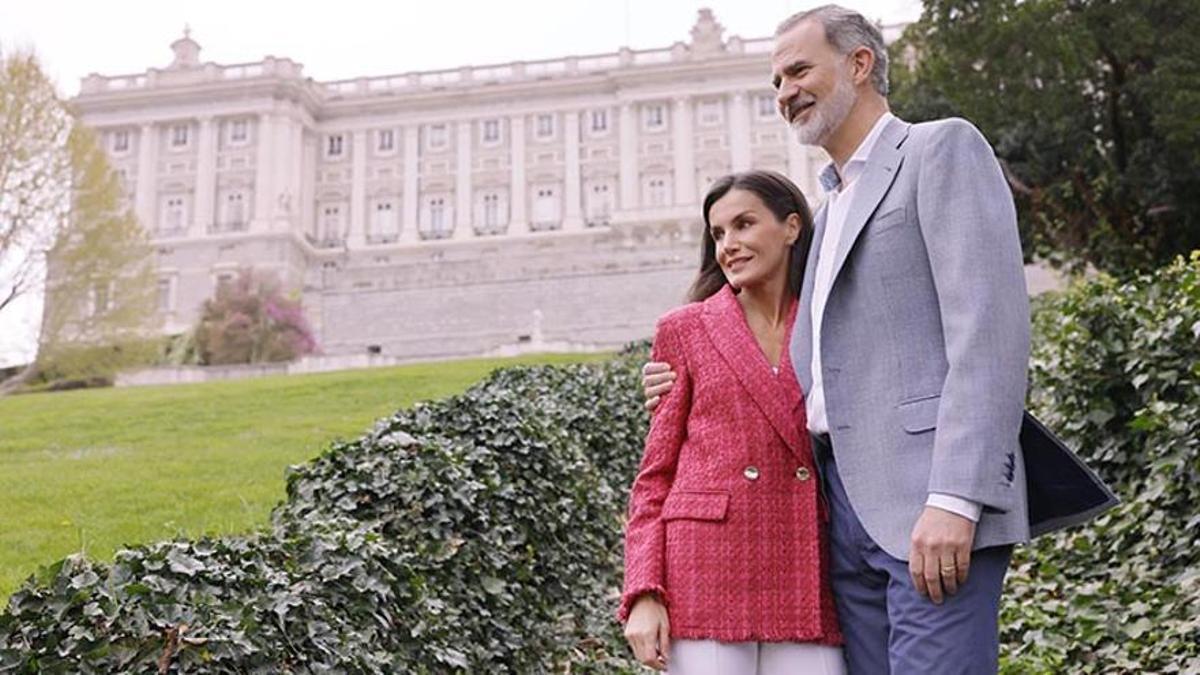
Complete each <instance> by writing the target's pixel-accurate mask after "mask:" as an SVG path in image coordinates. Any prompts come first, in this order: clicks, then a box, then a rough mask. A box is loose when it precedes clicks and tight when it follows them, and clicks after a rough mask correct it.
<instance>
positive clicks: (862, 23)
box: [775, 5, 888, 96]
mask: <svg viewBox="0 0 1200 675" xmlns="http://www.w3.org/2000/svg"><path fill="white" fill-rule="evenodd" d="M810 19H811V20H815V21H819V22H821V25H822V26H824V27H825V39H826V40H828V41H829V44H831V45H833V48H834V49H836V50H838V52H840V53H842V54H849V53H850V52H852V51H854V50H855V49H858V48H859V47H866V48H867V49H870V50H871V53H872V54H874V55H875V65H874V66H872V68H871V85H872V86H873V87H875V91H877V92H879V93H880V94H881V95H883V96H887V93H888V53H887V46H886V45H884V44H883V34H882V33H880V32H879V28H878V27H877V26H876V25H875V24H873V23H871V22H870V21H867V20H866V18H864V17H863V15H862V14H859V13H858V12H855V11H854V10H850V9H846V8H845V7H839V6H837V5H822V6H820V7H817V8H816V9H809V10H806V11H803V12H797V13H795V14H793V15H791V16H789V17H788V18H786V19H784V20H783V23H781V24H779V28H776V29H775V37H777V38H778V37H779V36H780V35H783V34H784V33H786V32H788V31H789V30H791V29H792V28H794V27H795V26H796V24H798V23H800V22H802V21H808V20H810Z"/></svg>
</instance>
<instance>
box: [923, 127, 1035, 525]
mask: <svg viewBox="0 0 1200 675" xmlns="http://www.w3.org/2000/svg"><path fill="white" fill-rule="evenodd" d="M917 211H918V218H919V221H920V226H921V232H922V235H923V238H924V240H925V247H926V249H927V250H928V252H929V263H930V268H931V271H932V274H933V282H934V286H935V288H936V292H937V297H938V304H939V307H940V311H941V319H942V328H943V331H944V335H945V346H946V359H947V363H948V366H949V368H948V370H947V373H946V380H945V383H944V384H943V387H942V396H941V402H940V404H939V409H938V417H937V431H936V436H935V438H934V447H933V463H932V467H931V469H930V474H929V486H928V489H929V491H930V492H938V493H942V494H948V495H954V496H958V497H962V498H964V499H968V500H971V501H975V502H978V503H980V504H982V505H984V506H986V507H990V508H993V509H996V510H1000V511H1005V510H1008V509H1009V508H1012V507H1013V506H1015V504H1016V500H1017V497H1018V492H1019V491H1018V490H1016V489H1014V488H1013V485H1012V481H1013V471H1012V465H1013V462H1014V458H1013V453H1014V452H1015V451H1016V450H1017V448H1018V447H1019V446H1018V435H1019V433H1020V429H1021V416H1022V411H1023V410H1024V401H1025V387H1026V377H1027V370H1028V365H1029V342H1030V337H1029V332H1030V328H1029V296H1028V293H1027V291H1026V289H1025V273H1024V264H1023V260H1022V257H1021V243H1020V238H1019V235H1018V233H1017V219H1016V210H1015V208H1014V206H1013V200H1012V193H1011V192H1010V191H1009V188H1008V184H1007V182H1006V181H1005V180H1004V176H1003V174H1002V173H1001V171H1000V166H999V164H998V163H997V161H996V158H995V155H994V154H993V153H992V148H991V146H989V145H988V143H987V140H986V139H984V137H983V135H982V134H980V133H979V131H978V130H977V129H976V128H975V127H974V126H972V125H971V124H970V123H969V122H966V121H965V120H961V119H952V120H946V121H945V122H943V123H942V124H940V125H938V128H936V129H934V130H932V133H931V134H930V138H929V139H928V141H927V143H926V145H925V147H924V154H923V156H922V162H921V173H920V177H919V182H918V188H917Z"/></svg>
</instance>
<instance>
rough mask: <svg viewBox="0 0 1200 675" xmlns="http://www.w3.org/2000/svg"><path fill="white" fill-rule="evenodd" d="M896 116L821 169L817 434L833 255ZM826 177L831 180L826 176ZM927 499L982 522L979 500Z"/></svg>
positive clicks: (813, 421)
mask: <svg viewBox="0 0 1200 675" xmlns="http://www.w3.org/2000/svg"><path fill="white" fill-rule="evenodd" d="M893 119H895V116H893V115H892V114H891V113H890V112H885V113H883V115H880V117H879V119H878V120H876V122H875V126H873V127H871V131H870V132H869V133H867V136H866V138H864V139H863V140H862V143H859V145H858V148H857V149H855V151H854V154H853V155H851V156H850V159H849V160H847V161H846V164H845V166H842V167H841V168H840V169H839V168H838V167H837V166H835V165H832V164H831V165H829V166H828V167H827V168H826V169H825V171H824V172H823V173H822V184H823V185H824V187H825V189H826V192H825V194H826V204H825V235H824V237H823V238H822V239H821V249H820V252H819V255H818V258H817V269H816V272H815V273H814V274H813V293H812V324H813V325H812V335H813V347H812V386H811V387H810V388H809V391H808V397H807V408H806V410H807V414H808V430H809V431H810V432H812V433H814V434H828V433H829V418H828V415H827V413H826V411H825V386H824V382H823V378H822V372H821V371H822V369H821V322H822V320H823V319H824V315H825V303H826V301H827V300H828V299H829V290H830V288H831V287H832V286H833V259H834V258H835V257H836V255H837V249H838V244H839V243H840V242H841V239H842V233H843V231H844V229H845V224H846V216H847V214H848V212H849V211H850V204H851V202H852V201H853V199H854V186H855V184H856V182H857V180H858V177H859V176H861V175H862V173H863V171H864V170H866V167H867V158H868V157H870V156H871V150H872V149H873V148H874V147H875V143H876V141H878V140H879V136H880V134H882V133H883V128H884V127H885V126H887V123H888V122H889V121H891V120H893ZM827 177H828V178H831V180H825V179H826V178H827ZM925 503H926V505H928V506H934V507H937V508H939V509H942V510H944V511H950V512H951V513H956V514H958V515H960V516H963V517H964V518H969V519H970V520H972V521H975V522H979V514H980V511H981V510H982V507H981V505H980V504H979V503H977V502H973V501H970V500H968V499H963V498H961V497H956V496H954V495H947V494H941V493H937V492H932V493H930V494H929V498H928V500H927V501H926V502H925Z"/></svg>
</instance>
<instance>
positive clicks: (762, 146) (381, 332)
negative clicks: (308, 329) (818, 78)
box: [75, 10, 825, 358]
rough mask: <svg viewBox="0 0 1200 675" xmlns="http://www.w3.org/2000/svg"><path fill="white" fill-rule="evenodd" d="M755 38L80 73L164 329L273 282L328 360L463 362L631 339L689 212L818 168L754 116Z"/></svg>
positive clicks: (707, 25) (658, 292)
mask: <svg viewBox="0 0 1200 675" xmlns="http://www.w3.org/2000/svg"><path fill="white" fill-rule="evenodd" d="M770 48H771V41H770V39H768V38H764V39H742V38H738V37H736V36H734V37H728V38H726V37H725V36H724V35H723V29H722V28H721V26H720V25H719V24H718V23H717V22H716V20H715V19H714V17H713V16H712V14H711V12H709V11H707V10H701V12H700V14H699V17H698V19H697V21H696V24H695V25H694V26H693V28H692V30H691V39H690V40H689V41H688V42H677V43H676V44H674V45H673V46H671V47H669V48H665V49H655V50H645V51H636V50H630V49H621V50H620V51H617V52H614V53H610V54H599V55H591V56H570V57H566V58H561V59H555V60H549V61H533V62H513V63H505V64H498V65H488V66H465V67H462V68H457V69H452V70H445V71H437V72H413V73H404V74H399V75H389V76H382V77H360V78H357V79H353V80H344V81H337V82H315V81H313V80H311V79H308V78H306V77H304V75H303V71H302V67H301V66H300V64H297V63H295V62H293V61H291V60H289V59H286V58H275V57H266V58H265V59H263V60H262V61H260V62H257V63H247V64H236V65H218V64H215V63H208V62H202V61H201V60H200V46H199V45H198V44H197V43H196V42H195V41H194V40H192V39H191V37H190V36H188V35H186V34H185V36H184V37H183V38H181V39H180V40H177V41H176V42H175V43H174V44H173V45H172V49H173V51H174V53H175V58H174V61H173V62H172V63H171V64H170V65H169V66H167V67H166V68H161V69H158V68H151V69H149V70H147V71H146V72H145V73H141V74H137V75H128V76H114V77H105V76H101V75H90V76H89V77H87V78H85V79H84V81H83V83H82V88H81V92H80V94H79V96H78V97H77V98H76V99H75V104H76V106H77V107H78V109H79V111H80V112H81V114H82V116H83V118H84V120H85V121H86V122H88V123H89V124H91V125H92V126H93V127H95V128H97V129H98V130H99V131H100V132H101V134H102V138H103V139H104V141H105V143H106V146H107V148H108V150H109V153H110V156H111V158H112V161H113V164H114V166H115V168H116V170H117V171H118V173H119V174H120V175H121V176H122V178H123V180H124V182H125V185H126V188H127V192H128V194H129V196H130V200H131V206H132V207H133V208H134V209H135V211H136V213H137V215H138V217H139V219H140V221H141V222H142V223H143V225H144V226H145V227H146V228H147V230H149V231H150V232H151V233H152V236H153V238H154V242H155V244H156V247H157V251H158V253H157V255H158V269H159V274H160V279H159V305H160V311H161V312H162V315H163V326H164V330H165V331H167V332H180V331H183V330H186V329H187V328H189V327H190V326H191V325H192V324H193V322H194V321H195V319H196V317H197V314H198V310H199V307H200V304H201V303H202V302H203V300H204V299H206V298H208V297H210V296H211V295H212V293H213V291H214V289H215V287H216V284H218V283H220V282H221V280H222V279H224V278H227V277H229V276H231V275H233V274H234V273H235V271H236V270H237V269H238V268H240V267H244V266H253V267H255V268H257V269H268V270H274V271H276V272H277V273H278V274H279V275H280V277H281V278H282V279H283V280H284V282H285V283H286V285H287V286H288V287H289V288H292V289H295V290H298V291H299V292H301V293H302V294H303V299H304V305H305V307H306V311H307V313H308V315H309V317H310V320H311V321H312V324H313V326H314V328H315V329H316V333H317V338H318V342H319V343H320V345H321V347H322V349H323V350H324V352H325V353H327V354H355V353H363V352H366V351H368V350H369V351H371V352H372V353H381V354H384V355H391V356H397V357H401V358H411V357H434V356H451V355H465V354H476V353H481V352H485V351H489V350H494V349H497V348H499V347H501V346H503V345H509V344H514V343H523V342H529V341H532V340H534V339H538V340H542V339H545V340H548V341H556V340H557V341H568V342H572V343H586V344H594V345H610V346H615V345H619V344H621V343H624V342H626V341H629V340H632V339H637V338H642V337H647V336H649V335H650V334H651V333H652V331H653V325H654V321H655V319H656V317H657V316H659V315H660V314H662V313H663V312H664V311H666V310H667V309H669V308H671V307H673V306H675V305H677V304H679V303H680V302H682V300H683V294H684V292H685V290H686V288H687V285H688V284H689V282H690V281H691V278H692V276H693V274H694V271H695V269H696V267H697V264H698V260H699V239H698V237H699V235H700V232H701V229H702V222H701V219H700V213H699V209H700V201H701V200H702V198H703V194H704V191H705V189H706V186H707V185H708V183H709V182H711V181H712V180H713V179H714V178H716V177H718V176H720V175H722V174H725V173H728V172H730V171H733V170H740V169H747V168H750V167H752V166H753V167H756V168H770V169H775V170H778V171H781V172H783V173H786V174H788V175H790V176H792V177H793V179H794V180H796V182H797V183H798V184H799V185H800V186H801V188H802V189H803V190H804V191H805V193H806V194H808V195H809V196H810V197H813V198H815V197H816V196H817V194H818V193H817V188H816V175H817V173H818V172H819V170H820V167H821V166H822V165H823V163H824V161H825V158H824V156H823V154H822V153H821V152H820V151H817V150H806V149H802V148H801V147H800V146H798V145H797V144H796V143H795V142H794V141H792V139H791V138H790V136H789V132H788V130H787V128H786V126H785V125H784V123H783V122H782V120H781V119H780V118H779V116H778V114H777V113H776V111H775V106H774V98H773V94H772V90H771V88H770V83H769V53H770Z"/></svg>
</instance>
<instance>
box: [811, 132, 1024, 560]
mask: <svg viewBox="0 0 1200 675" xmlns="http://www.w3.org/2000/svg"><path fill="white" fill-rule="evenodd" d="M825 217H826V209H825V208H821V209H820V210H819V211H818V212H817V214H816V217H815V219H814V225H815V231H814V233H813V242H812V248H811V250H810V253H809V257H808V263H807V268H806V272H805V278H804V286H803V290H802V292H801V296H800V311H799V312H797V316H796V326H795V328H794V329H793V331H792V342H791V345H790V349H791V355H792V362H793V363H794V364H795V367H796V375H797V378H798V379H799V381H800V383H801V385H802V386H803V388H804V391H806V392H807V391H809V389H810V388H811V386H812V373H811V364H812V346H813V340H812V316H811V307H812V289H813V274H814V272H815V271H816V268H817V256H818V255H819V252H820V249H821V238H822V236H823V235H824V230H825ZM833 264H834V267H833V282H832V286H831V287H830V291H829V298H828V301H827V302H826V304H825V316H824V318H823V322H822V324H823V327H822V334H821V347H820V348H821V364H822V368H823V376H824V378H823V382H824V389H825V405H826V411H827V415H828V419H829V433H830V439H831V441H832V444H833V449H834V456H835V457H836V458H837V465H838V472H839V474H840V475H841V478H842V482H843V483H844V484H845V487H846V493H847V495H848V496H849V498H850V503H851V504H852V506H853V507H854V511H855V513H856V514H857V516H858V518H859V520H860V521H862V524H863V527H864V529H866V531H867V533H868V534H870V535H871V537H872V538H873V539H874V540H875V543H877V544H878V545H879V546H880V547H881V548H882V549H883V550H885V551H887V553H888V554H890V555H892V556H894V557H896V558H899V559H902V560H906V559H907V558H908V552H909V546H910V536H911V534H912V530H913V526H914V525H915V524H916V521H917V518H918V516H920V514H921V511H922V509H923V508H924V505H925V501H926V499H927V497H928V495H929V493H930V492H939V493H943V494H949V495H955V496H958V497H962V498H965V499H969V500H972V501H975V502H978V503H980V504H982V505H983V514H982V516H981V518H980V521H979V526H978V529H977V530H976V535H975V548H981V547H985V546H994V545H998V544H1009V543H1014V542H1018V541H1025V540H1027V539H1028V538H1029V524H1028V520H1027V515H1026V510H1027V504H1026V497H1025V475H1024V472H1025V467H1024V464H1023V462H1022V457H1021V452H1020V446H1019V444H1018V434H1019V432H1020V429H1021V416H1022V412H1023V410H1024V399H1025V387H1026V371H1027V368H1028V361H1029V298H1028V295H1027V293H1026V289H1025V276H1024V266H1023V264H1022V259H1021V245H1020V241H1019V238H1018V235H1017V222H1016V212H1015V209H1014V207H1013V201H1012V196H1011V193H1010V192H1009V190H1008V186H1007V184H1006V183H1005V180H1004V177H1003V175H1002V174H1001V171H1000V167H999V165H998V164H997V162H996V159H995V156H994V155H993V154H992V149H991V147H990V146H989V145H988V143H987V141H986V140H985V139H984V138H983V136H982V135H981V134H980V133H979V131H978V130H976V129H975V127H973V126H972V125H971V124H970V123H968V122H966V121H964V120H961V119H947V120H939V121H936V122H928V123H922V124H909V123H907V122H904V121H902V120H899V119H893V120H890V121H889V122H888V123H887V125H886V126H885V127H884V129H883V132H882V134H881V135H880V137H879V139H878V141H877V142H876V144H875V147H874V148H873V149H872V151H871V154H870V156H869V157H868V159H867V164H866V168H865V170H864V172H863V173H862V174H861V175H860V176H859V178H858V181H857V183H856V184H855V188H854V197H853V202H852V203H851V205H850V210H849V213H848V215H847V218H846V222H845V226H844V230H843V235H842V239H841V241H840V243H839V245H838V247H837V253H836V258H835V259H834V263H833Z"/></svg>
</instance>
